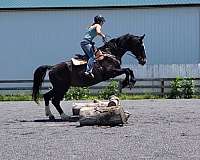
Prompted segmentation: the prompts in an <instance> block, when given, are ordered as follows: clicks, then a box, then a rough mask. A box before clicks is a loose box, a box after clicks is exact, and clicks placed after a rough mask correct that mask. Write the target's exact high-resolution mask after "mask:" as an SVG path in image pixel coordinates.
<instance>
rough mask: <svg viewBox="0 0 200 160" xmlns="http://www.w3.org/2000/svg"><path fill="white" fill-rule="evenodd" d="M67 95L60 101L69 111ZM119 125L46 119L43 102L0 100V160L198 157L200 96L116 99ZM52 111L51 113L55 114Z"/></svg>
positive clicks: (175, 159)
mask: <svg viewBox="0 0 200 160" xmlns="http://www.w3.org/2000/svg"><path fill="white" fill-rule="evenodd" d="M72 104H73V102H72V101H69V102H62V107H63V109H64V111H65V112H66V113H68V114H72V113H71V108H72ZM121 104H122V105H123V106H124V108H125V110H127V111H129V112H130V113H131V114H132V115H131V117H130V119H129V121H128V124H126V125H124V126H123V127H120V126H117V127H98V126H86V127H79V123H78V122H63V121H57V122H49V121H48V120H47V119H48V118H47V117H45V114H44V106H43V104H42V105H41V106H37V105H36V104H35V103H34V102H0V109H1V110H0V142H1V143H0V148H1V149H0V159H2V160H47V159H48V160H56V159H57V160H115V159H117V160H125V159H126V160H179V159H180V160H199V159H200V100H198V99H191V100H185V99H183V100H169V99H168V100H133V101H121ZM52 111H53V113H54V115H55V116H56V118H57V119H59V118H60V117H59V115H58V113H57V112H56V110H55V109H54V108H52Z"/></svg>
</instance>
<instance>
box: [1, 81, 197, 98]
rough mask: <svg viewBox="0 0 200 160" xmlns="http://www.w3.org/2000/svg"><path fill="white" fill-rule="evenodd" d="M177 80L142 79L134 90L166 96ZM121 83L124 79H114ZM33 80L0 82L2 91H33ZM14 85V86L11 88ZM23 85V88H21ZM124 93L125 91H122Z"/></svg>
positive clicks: (47, 86)
mask: <svg viewBox="0 0 200 160" xmlns="http://www.w3.org/2000/svg"><path fill="white" fill-rule="evenodd" d="M175 79H176V78H140V79H136V81H137V82H136V85H135V86H134V89H156V90H157V91H156V92H154V93H156V94H159V95H164V94H165V93H166V92H167V89H170V88H171V87H170V82H171V81H173V80H175ZM191 79H192V80H194V81H196V83H195V87H196V88H200V85H199V83H198V81H199V80H200V78H191ZM113 80H116V81H118V82H120V81H121V80H122V79H113ZM110 81H111V80H109V81H106V83H105V84H104V85H95V86H91V87H89V89H93V90H95V89H96V90H98V89H103V88H104V87H105V86H107V85H108V83H109V82H110ZM32 84H33V80H0V91H31V90H32ZM10 85H12V86H10ZM20 85H22V86H20ZM50 88H51V85H50V82H49V80H44V82H43V87H42V88H41V90H48V89H50ZM122 92H123V90H122Z"/></svg>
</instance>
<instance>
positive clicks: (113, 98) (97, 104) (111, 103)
mask: <svg viewBox="0 0 200 160" xmlns="http://www.w3.org/2000/svg"><path fill="white" fill-rule="evenodd" d="M118 105H120V103H119V98H118V97H116V96H111V97H110V99H109V101H108V102H102V101H100V100H96V99H95V100H94V101H93V103H92V102H91V103H75V104H74V105H73V107H72V113H73V115H79V113H80V109H81V108H82V107H111V106H118Z"/></svg>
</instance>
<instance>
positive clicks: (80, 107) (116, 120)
mask: <svg viewBox="0 0 200 160" xmlns="http://www.w3.org/2000/svg"><path fill="white" fill-rule="evenodd" d="M72 112H73V115H76V116H79V122H80V125H81V126H85V125H109V126H115V125H123V124H125V123H127V120H128V118H129V116H130V113H128V112H125V111H124V109H123V107H122V106H121V105H120V103H119V98H118V97H116V96H112V97H111V98H110V99H109V101H108V102H102V101H99V100H94V102H93V103H75V104H74V107H73V108H72Z"/></svg>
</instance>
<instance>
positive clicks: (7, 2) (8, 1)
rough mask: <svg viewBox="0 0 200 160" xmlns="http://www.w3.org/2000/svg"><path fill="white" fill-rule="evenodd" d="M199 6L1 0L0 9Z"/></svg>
mask: <svg viewBox="0 0 200 160" xmlns="http://www.w3.org/2000/svg"><path fill="white" fill-rule="evenodd" d="M165 5H200V0H1V1H0V9H12V8H82V7H140V6H165Z"/></svg>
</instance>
